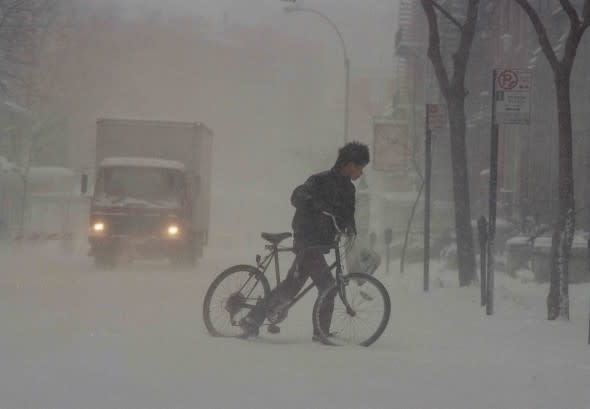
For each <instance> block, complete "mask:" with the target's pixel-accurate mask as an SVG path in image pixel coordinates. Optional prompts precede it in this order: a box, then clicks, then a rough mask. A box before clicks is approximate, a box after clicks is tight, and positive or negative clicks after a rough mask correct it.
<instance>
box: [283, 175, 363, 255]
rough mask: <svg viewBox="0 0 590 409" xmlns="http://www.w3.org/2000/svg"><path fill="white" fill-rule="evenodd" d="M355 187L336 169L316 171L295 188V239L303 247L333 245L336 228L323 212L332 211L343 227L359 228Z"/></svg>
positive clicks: (293, 223)
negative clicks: (355, 216) (356, 224)
mask: <svg viewBox="0 0 590 409" xmlns="http://www.w3.org/2000/svg"><path fill="white" fill-rule="evenodd" d="M355 192H356V189H355V187H354V185H353V183H352V181H351V180H350V177H348V176H342V175H341V174H340V173H339V172H338V171H337V170H336V169H331V170H328V171H325V172H321V173H317V174H315V175H312V176H310V177H309V179H307V181H306V182H305V183H304V184H302V185H300V186H297V187H296V188H295V190H293V193H292V195H291V204H292V205H293V206H295V209H296V210H295V216H294V217H293V222H292V224H291V226H292V227H293V233H294V238H295V242H297V243H299V244H301V245H304V246H317V245H322V246H323V245H330V244H332V242H333V241H334V237H335V234H336V230H335V229H334V225H333V223H332V220H331V218H329V217H328V216H326V215H324V214H322V211H326V212H329V213H332V214H333V215H334V216H336V221H337V222H338V225H339V227H340V229H352V230H353V231H356V227H355V222H354V206H355Z"/></svg>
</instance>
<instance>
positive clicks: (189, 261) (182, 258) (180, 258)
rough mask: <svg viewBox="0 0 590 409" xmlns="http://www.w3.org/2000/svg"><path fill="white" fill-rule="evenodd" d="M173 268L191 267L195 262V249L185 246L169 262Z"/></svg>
mask: <svg viewBox="0 0 590 409" xmlns="http://www.w3.org/2000/svg"><path fill="white" fill-rule="evenodd" d="M170 261H171V263H172V266H173V267H181V268H182V267H184V268H187V267H193V266H194V265H195V264H196V262H197V255H196V253H195V249H194V248H192V247H191V246H187V247H185V248H183V249H182V250H180V251H178V253H177V254H176V255H175V256H173V257H172V259H171V260H170Z"/></svg>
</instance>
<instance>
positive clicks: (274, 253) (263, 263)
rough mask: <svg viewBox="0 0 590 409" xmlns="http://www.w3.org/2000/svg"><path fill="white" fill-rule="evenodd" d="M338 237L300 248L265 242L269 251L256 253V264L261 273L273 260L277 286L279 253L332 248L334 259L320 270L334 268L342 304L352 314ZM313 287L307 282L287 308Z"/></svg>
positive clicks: (264, 271)
mask: <svg viewBox="0 0 590 409" xmlns="http://www.w3.org/2000/svg"><path fill="white" fill-rule="evenodd" d="M340 238H341V235H340V234H337V235H336V239H335V240H334V243H333V244H331V245H327V246H309V247H302V248H295V247H279V245H278V244H267V245H265V246H264V248H265V249H266V250H269V252H268V253H267V254H266V255H265V256H264V258H262V257H261V256H260V255H256V264H257V267H258V269H259V270H260V271H261V272H262V274H266V271H267V270H268V268H269V266H270V264H271V263H272V262H273V260H274V266H275V275H276V285H275V288H276V287H278V286H279V284H280V283H281V275H280V266H279V253H285V252H295V253H296V256H295V257H297V256H298V255H299V254H298V252H301V251H306V250H307V249H312V248H314V249H327V250H334V256H335V261H334V262H333V263H332V264H331V265H329V266H328V267H327V268H325V269H324V270H323V271H322V272H330V273H331V271H332V270H334V269H336V273H335V279H336V285H337V286H338V295H339V296H340V299H341V300H342V302H343V304H344V305H345V307H346V310H347V312H348V313H349V314H351V315H354V310H353V309H352V307H351V306H350V304H349V303H348V301H347V300H346V294H345V292H344V279H343V276H344V272H343V270H342V258H341V254H340V247H339V243H340ZM313 287H315V283H313V282H312V283H311V284H309V285H308V286H307V287H305V288H303V289H302V290H301V291H300V292H299V293H298V294H297V295H296V296H295V297H294V298H293V299H292V300H291V302H289V304H288V305H287V309H289V308H291V307H292V306H293V305H294V304H295V303H297V302H298V301H299V300H300V299H301V298H303V297H304V296H305V294H307V293H308V292H309V291H310V290H311V289H312V288H313Z"/></svg>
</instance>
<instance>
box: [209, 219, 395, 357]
mask: <svg viewBox="0 0 590 409" xmlns="http://www.w3.org/2000/svg"><path fill="white" fill-rule="evenodd" d="M326 215H329V216H330V217H331V218H332V221H333V223H334V226H335V227H336V231H337V233H336V237H335V240H334V242H333V243H332V244H330V245H328V246H313V248H322V249H325V250H329V251H334V255H335V261H334V262H333V263H332V264H331V265H329V266H328V267H327V269H326V270H325V271H330V273H331V272H332V270H335V283H334V285H333V286H332V287H330V288H329V289H328V290H326V291H325V292H323V293H322V294H320V295H319V296H318V298H317V299H316V301H315V304H314V307H313V320H314V326H315V327H316V328H318V329H319V334H318V335H319V338H320V341H321V342H322V343H324V344H326V345H360V346H369V345H371V344H372V343H374V342H375V341H376V340H377V339H378V338H379V337H380V336H381V335H382V334H383V332H384V331H385V328H386V327H387V324H388V323H389V317H390V314H391V301H390V298H389V294H388V292H387V289H386V288H385V286H384V285H383V284H382V283H381V282H380V281H379V280H378V279H376V278H375V277H373V276H372V275H369V274H366V273H351V274H346V275H345V274H344V272H343V268H342V259H341V251H340V250H341V249H340V241H341V239H342V238H343V237H344V236H345V235H344V233H343V232H342V231H341V230H340V229H339V228H338V225H337V223H336V219H335V218H334V216H333V215H331V214H329V213H326ZM261 237H262V238H263V239H264V240H266V241H268V242H269V243H270V244H266V245H265V246H264V247H265V249H266V250H267V251H268V252H267V253H266V255H265V256H264V257H262V256H260V255H256V266H253V265H247V264H240V265H235V266H233V267H230V268H228V269H226V270H224V271H223V272H221V273H220V274H219V275H218V276H217V278H216V279H215V280H214V281H213V282H212V283H211V285H210V286H209V288H208V290H207V293H206V295H205V300H204V303H203V319H204V321H205V326H206V327H207V330H208V331H209V333H210V334H211V335H213V336H219V337H241V336H242V329H241V328H240V326H239V322H240V319H241V318H243V317H244V316H245V315H246V314H247V313H248V312H249V311H250V310H251V309H252V308H254V306H255V305H256V303H258V302H260V301H261V300H262V299H268V298H267V297H268V295H269V293H270V292H271V288H270V283H269V280H268V278H267V277H266V272H267V270H268V269H269V267H270V265H271V263H272V262H273V261H274V268H275V276H276V285H277V286H278V285H279V284H280V282H281V278H280V268H279V253H283V252H293V251H295V250H296V249H295V248H293V247H282V246H280V243H281V242H282V241H283V240H285V239H287V238H290V237H292V234H291V233H289V232H286V233H276V234H272V233H261ZM297 250H298V251H301V249H297ZM233 279H236V280H237V281H236V282H235V283H233V281H232V280H233ZM314 286H315V284H314V283H311V284H309V285H308V286H307V287H305V288H303V289H302V290H301V291H300V292H299V293H298V294H297V295H296V296H295V297H294V298H293V299H292V300H290V301H289V302H288V303H287V304H286V305H285V306H283V308H281V309H280V310H279V311H276V310H275V311H267V312H266V319H265V322H264V323H263V325H267V326H268V332H270V333H278V332H279V331H280V328H279V327H278V326H277V324H278V323H280V322H281V321H283V320H284V319H285V318H286V317H287V311H288V310H289V309H290V308H291V307H292V306H293V305H294V304H296V303H297V302H298V301H299V300H300V299H301V298H303V297H304V296H305V294H307V293H308V292H309V291H310V290H311V289H312V288H313V287H314ZM226 288H227V289H228V290H229V293H228V294H224V293H222V294H219V293H220V292H222V291H223V290H224V289H226ZM336 295H338V297H336ZM331 299H334V312H333V315H332V324H331V326H330V330H329V333H325V331H324V330H323V329H322V326H321V325H319V323H320V321H319V312H320V311H321V310H322V305H323V304H324V303H326V302H330V300H331ZM215 307H218V308H219V310H217V311H216V310H214V308H215ZM372 313H375V315H376V317H375V319H373V320H371V319H369V318H370V317H369V315H371V314H372ZM227 318H229V320H227V321H226V322H225V325H224V324H223V323H218V322H217V319H219V320H221V321H223V319H227ZM356 324H359V325H356ZM363 330H364V331H363ZM365 332H366V335H362V333H365Z"/></svg>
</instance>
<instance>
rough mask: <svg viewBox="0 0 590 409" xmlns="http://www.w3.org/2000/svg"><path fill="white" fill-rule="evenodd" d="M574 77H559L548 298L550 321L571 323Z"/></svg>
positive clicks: (562, 74) (565, 74)
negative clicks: (556, 185) (556, 197)
mask: <svg viewBox="0 0 590 409" xmlns="http://www.w3.org/2000/svg"><path fill="white" fill-rule="evenodd" d="M570 73H571V69H567V68H566V69H563V70H561V71H560V72H558V73H557V74H556V75H555V85H556V89H557V93H556V95H557V122H558V126H559V216H558V217H559V218H558V222H557V224H556V226H555V232H554V234H553V241H554V242H555V243H552V260H551V267H552V268H551V281H550V288H549V295H548V297H547V315H548V319H550V320H554V319H557V318H562V319H566V320H568V319H569V258H570V254H571V248H572V242H573V240H574V231H575V226H576V221H575V212H574V177H573V164H572V117H571V107H570Z"/></svg>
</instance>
